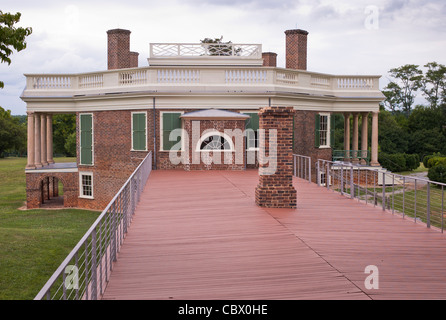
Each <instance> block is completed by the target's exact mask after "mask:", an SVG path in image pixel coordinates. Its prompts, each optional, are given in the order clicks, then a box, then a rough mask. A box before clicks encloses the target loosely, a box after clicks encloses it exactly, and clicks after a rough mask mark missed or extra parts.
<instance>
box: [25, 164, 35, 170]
mask: <svg viewBox="0 0 446 320" xmlns="http://www.w3.org/2000/svg"><path fill="white" fill-rule="evenodd" d="M35 168H36V166H35V165H33V164H28V165H27V166H26V167H25V169H29V170H31V169H35Z"/></svg>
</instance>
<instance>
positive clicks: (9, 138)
mask: <svg viewBox="0 0 446 320" xmlns="http://www.w3.org/2000/svg"><path fill="white" fill-rule="evenodd" d="M25 148H26V126H25V125H24V124H21V123H20V121H19V119H18V118H16V117H13V116H11V110H5V109H3V108H2V107H0V157H1V156H2V154H3V152H5V151H7V150H11V149H14V150H15V151H19V152H20V151H23V150H24V149H25Z"/></svg>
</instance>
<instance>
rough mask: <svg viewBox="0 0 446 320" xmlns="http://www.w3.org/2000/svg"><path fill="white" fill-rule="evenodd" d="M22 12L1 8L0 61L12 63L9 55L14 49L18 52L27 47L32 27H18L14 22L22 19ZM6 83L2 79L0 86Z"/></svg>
mask: <svg viewBox="0 0 446 320" xmlns="http://www.w3.org/2000/svg"><path fill="white" fill-rule="evenodd" d="M20 16H21V13H20V12H17V13H16V14H11V13H3V11H1V10H0V62H2V63H3V62H6V63H7V64H8V65H10V64H11V59H10V58H9V56H10V55H11V54H12V53H13V49H15V50H16V51H17V52H18V51H21V50H23V49H25V48H26V42H25V38H26V37H27V36H29V35H30V34H31V33H32V29H31V28H21V27H20V28H16V27H14V24H16V23H18V22H19V21H20ZM3 87H4V83H3V82H2V81H0V88H3Z"/></svg>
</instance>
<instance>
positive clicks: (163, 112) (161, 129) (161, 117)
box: [159, 111, 184, 152]
mask: <svg viewBox="0 0 446 320" xmlns="http://www.w3.org/2000/svg"><path fill="white" fill-rule="evenodd" d="M165 113H181V114H184V111H160V117H159V118H160V132H159V136H160V147H159V151H167V152H169V151H170V150H164V147H163V146H164V141H163V122H164V121H163V115H164V114H165ZM180 120H181V119H180ZM181 129H183V120H181ZM181 141H183V139H181ZM183 149H184V148H183V143H181V150H183ZM181 150H179V151H181Z"/></svg>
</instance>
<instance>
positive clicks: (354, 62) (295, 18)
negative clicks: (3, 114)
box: [0, 0, 446, 114]
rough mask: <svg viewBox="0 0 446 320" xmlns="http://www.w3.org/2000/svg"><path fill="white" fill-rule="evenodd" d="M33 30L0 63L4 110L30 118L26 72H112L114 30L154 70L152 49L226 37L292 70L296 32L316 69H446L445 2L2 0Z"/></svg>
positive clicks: (345, 71)
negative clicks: (127, 34)
mask: <svg viewBox="0 0 446 320" xmlns="http://www.w3.org/2000/svg"><path fill="white" fill-rule="evenodd" d="M0 10H2V11H3V12H11V13H15V12H21V13H22V18H21V21H20V24H19V25H20V26H23V27H32V28H33V33H32V35H31V36H29V37H28V38H27V48H26V49H25V50H24V51H21V52H18V53H14V54H13V55H12V56H11V59H12V63H11V65H9V66H8V65H7V64H4V63H3V64H1V65H0V79H1V80H2V81H4V82H5V88H4V89H0V106H1V107H3V108H5V109H10V110H11V111H12V113H13V114H25V112H26V105H25V103H24V102H23V101H22V100H21V99H20V94H21V93H22V91H23V89H24V87H25V77H24V74H25V73H77V72H89V71H98V70H105V69H106V68H107V58H106V54H107V47H106V44H107V36H106V31H107V30H109V29H114V28H122V29H128V30H131V31H132V33H131V50H132V51H137V52H139V53H140V56H139V65H140V66H146V65H147V60H146V59H147V57H148V51H149V43H151V42H189V43H190V42H200V40H201V39H204V38H206V37H209V38H216V37H220V36H223V40H225V41H232V42H234V43H261V44H262V46H263V51H272V52H276V53H277V54H278V66H279V67H284V66H285V58H284V56H285V34H284V31H285V30H287V29H296V28H298V29H304V30H307V31H308V32H309V38H308V70H310V71H317V72H325V73H331V74H352V75H358V74H359V75H360V74H364V75H366V74H378V75H382V76H383V77H382V79H381V88H383V87H384V86H385V84H386V83H387V82H388V71H389V69H391V68H393V67H398V66H401V65H404V64H409V63H410V64H418V65H420V66H423V65H424V64H426V63H427V62H431V61H437V62H439V63H442V64H446V50H445V49H446V2H445V1H444V0H431V1H429V0H390V1H384V0H357V1H347V0H341V1H329V0H252V1H249V0H248V1H247V0H156V1H155V0H145V1H142V0H126V1H122V0H120V1H116V0H106V1H105V0H96V1H91V0H90V1H86V0H77V1H65V0H59V1H49V0H40V1H35V0H2V3H1V4H0Z"/></svg>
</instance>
